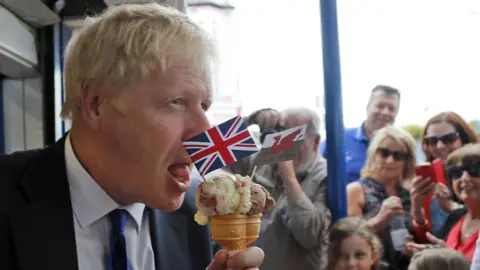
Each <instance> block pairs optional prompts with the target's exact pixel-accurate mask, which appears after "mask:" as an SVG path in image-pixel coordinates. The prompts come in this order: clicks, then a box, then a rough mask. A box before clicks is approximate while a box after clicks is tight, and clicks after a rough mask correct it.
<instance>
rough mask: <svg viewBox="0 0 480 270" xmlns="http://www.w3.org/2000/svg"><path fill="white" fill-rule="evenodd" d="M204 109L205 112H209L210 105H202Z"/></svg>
mask: <svg viewBox="0 0 480 270" xmlns="http://www.w3.org/2000/svg"><path fill="white" fill-rule="evenodd" d="M202 109H203V110H204V111H207V110H208V105H207V104H204V103H202Z"/></svg>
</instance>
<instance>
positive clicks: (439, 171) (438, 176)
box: [432, 158, 447, 185]
mask: <svg viewBox="0 0 480 270" xmlns="http://www.w3.org/2000/svg"><path fill="white" fill-rule="evenodd" d="M432 170H433V172H434V174H435V180H434V181H435V183H441V184H444V185H447V181H446V180H445V170H444V167H443V162H442V161H441V160H440V159H439V158H437V159H435V160H434V161H433V162H432Z"/></svg>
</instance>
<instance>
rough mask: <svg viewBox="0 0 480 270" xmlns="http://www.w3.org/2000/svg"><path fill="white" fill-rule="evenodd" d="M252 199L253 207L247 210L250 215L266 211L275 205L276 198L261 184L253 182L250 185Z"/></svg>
mask: <svg viewBox="0 0 480 270" xmlns="http://www.w3.org/2000/svg"><path fill="white" fill-rule="evenodd" d="M250 201H251V203H252V208H250V211H248V212H247V215H248V216H253V215H257V214H260V213H265V212H267V211H268V210H270V209H271V208H272V207H274V206H275V200H274V199H273V198H272V196H270V193H268V191H267V190H266V189H265V188H264V187H262V186H261V185H259V184H255V183H252V186H251V187H250Z"/></svg>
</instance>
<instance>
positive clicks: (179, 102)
mask: <svg viewBox="0 0 480 270" xmlns="http://www.w3.org/2000/svg"><path fill="white" fill-rule="evenodd" d="M172 104H175V105H181V104H182V100H181V99H179V98H177V99H174V100H172Z"/></svg>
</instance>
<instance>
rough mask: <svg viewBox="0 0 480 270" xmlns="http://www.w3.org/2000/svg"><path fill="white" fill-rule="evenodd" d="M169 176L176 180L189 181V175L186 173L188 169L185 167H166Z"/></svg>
mask: <svg viewBox="0 0 480 270" xmlns="http://www.w3.org/2000/svg"><path fill="white" fill-rule="evenodd" d="M168 171H169V172H170V174H171V175H172V176H173V177H175V178H176V179H177V180H180V179H181V180H183V181H188V180H190V173H189V172H188V167H187V166H186V165H180V164H179V165H172V166H170V167H168Z"/></svg>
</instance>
